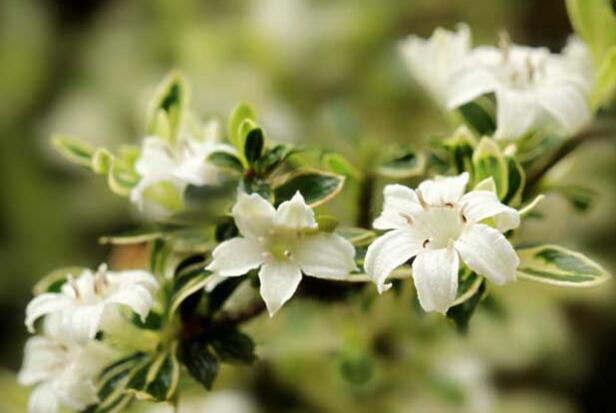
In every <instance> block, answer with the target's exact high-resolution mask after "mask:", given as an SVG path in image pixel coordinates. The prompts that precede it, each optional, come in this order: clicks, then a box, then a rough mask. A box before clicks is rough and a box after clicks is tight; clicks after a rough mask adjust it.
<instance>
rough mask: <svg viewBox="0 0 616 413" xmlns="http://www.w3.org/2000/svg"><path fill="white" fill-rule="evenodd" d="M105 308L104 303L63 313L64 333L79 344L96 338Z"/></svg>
mask: <svg viewBox="0 0 616 413" xmlns="http://www.w3.org/2000/svg"><path fill="white" fill-rule="evenodd" d="M104 309H105V306H104V304H103V303H99V304H93V305H78V306H75V307H74V308H70V309H67V310H65V311H63V313H62V327H61V328H62V331H63V332H64V333H65V334H66V335H67V336H68V337H69V338H70V339H71V340H74V341H77V342H84V341H87V340H91V339H93V338H94V337H95V336H96V333H97V332H98V327H99V325H100V322H101V317H102V315H103V311H104Z"/></svg>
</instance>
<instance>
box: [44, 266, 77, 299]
mask: <svg viewBox="0 0 616 413" xmlns="http://www.w3.org/2000/svg"><path fill="white" fill-rule="evenodd" d="M84 270H86V268H85V267H77V266H74V267H64V268H59V269H57V270H54V271H52V272H50V273H49V274H47V275H46V276H44V277H43V278H41V279H40V280H39V281H38V282H37V283H36V284H35V285H34V288H33V292H34V295H39V294H43V293H47V292H53V293H57V292H60V288H61V287H62V285H63V284H64V283H65V282H66V279H67V278H68V277H69V275H70V276H73V277H75V278H77V277H79V275H80V274H81V273H82V272H83V271H84Z"/></svg>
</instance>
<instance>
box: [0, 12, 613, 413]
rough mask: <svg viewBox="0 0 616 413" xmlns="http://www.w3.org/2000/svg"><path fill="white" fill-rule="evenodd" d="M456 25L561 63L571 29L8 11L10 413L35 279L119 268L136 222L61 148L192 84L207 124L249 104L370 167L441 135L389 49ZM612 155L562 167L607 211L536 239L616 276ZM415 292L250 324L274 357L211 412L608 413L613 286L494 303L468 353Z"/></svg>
mask: <svg viewBox="0 0 616 413" xmlns="http://www.w3.org/2000/svg"><path fill="white" fill-rule="evenodd" d="M462 21H466V22H468V23H469V25H470V26H471V27H472V29H473V32H474V39H475V42H476V43H494V42H495V40H496V37H497V33H498V32H499V31H500V30H502V29H506V30H507V31H509V33H510V34H511V37H512V38H513V39H514V41H515V42H519V43H526V44H531V45H544V46H548V47H550V48H551V49H553V50H559V49H560V48H561V47H562V46H563V45H564V43H565V41H566V39H567V37H568V35H569V34H570V32H571V28H570V25H569V22H568V18H567V14H566V10H565V6H564V1H563V0H541V1H539V0H534V1H533V0H475V1H464V0H338V1H325V0H252V1H250V0H243V1H240V0H210V1H197V0H174V1H171V0H169V1H166V0H149V1H146V0H141V1H139V0H137V1H120V0H82V1H67V0H46V1H29V0H2V1H1V2H0V95H1V96H2V104H0V177H1V180H0V182H1V183H2V187H1V190H0V266H1V267H0V268H1V271H0V363H1V367H0V368H1V370H0V371H2V373H1V375H0V381H1V383H2V385H1V386H0V411H1V412H3V413H4V412H8V413H10V412H13V411H15V412H20V411H25V410H24V409H25V407H24V404H23V403H24V401H25V397H26V395H27V391H26V390H24V389H19V390H18V389H17V388H16V385H15V384H14V379H13V376H12V374H13V372H14V371H15V370H16V369H18V368H19V365H20V363H21V353H22V348H23V343H24V340H25V338H26V332H25V328H24V327H23V316H24V308H25V305H26V303H27V301H28V300H29V299H30V296H31V293H30V291H31V286H32V285H33V283H34V282H35V281H36V280H37V279H39V278H40V277H42V276H43V275H44V274H45V273H47V272H49V271H50V270H53V269H54V268H56V267H60V266H66V265H74V264H76V265H87V266H90V267H95V266H96V265H97V264H98V263H100V262H101V261H103V260H106V259H107V257H108V256H109V253H110V251H109V250H108V248H107V247H104V246H100V245H98V243H97V238H98V237H99V236H101V235H104V234H108V233H114V232H118V231H121V230H124V229H128V228H131V227H134V226H135V225H137V224H138V223H139V217H138V216H137V214H136V213H135V212H134V211H133V210H132V209H131V208H130V206H129V205H128V202H127V201H126V200H124V199H121V198H119V197H116V196H114V195H112V194H110V193H109V192H108V191H107V190H106V187H105V183H104V182H103V181H102V180H100V179H97V178H96V177H93V176H91V175H89V174H88V173H87V172H85V171H81V170H78V169H77V168H75V167H73V166H71V165H67V164H66V163H64V162H63V161H62V160H61V159H60V158H59V157H58V156H57V155H56V154H54V153H53V151H52V150H51V147H50V145H49V138H50V136H51V134H52V133H54V132H62V133H67V134H72V135H75V136H79V137H81V138H82V139H84V140H87V141H90V142H92V143H94V144H97V145H103V146H107V147H114V146H116V145H118V144H119V143H121V142H134V143H137V142H139V140H140V139H141V137H142V132H143V130H144V117H145V116H144V114H145V105H146V102H147V99H148V97H149V95H150V94H151V93H152V90H153V88H154V87H155V86H156V84H157V82H158V81H159V80H160V79H161V78H162V77H163V76H164V74H165V73H166V72H168V71H169V70H170V69H172V68H180V69H181V70H182V71H183V72H184V73H185V74H186V76H187V77H188V79H189V80H190V82H191V85H192V88H193V95H192V106H193V108H194V109H196V110H198V114H200V115H203V116H207V117H210V116H219V117H223V116H225V114H226V113H228V112H229V110H230V109H231V108H232V106H233V105H234V104H235V103H237V102H239V101H247V102H250V103H251V104H253V105H254V106H255V107H256V108H257V109H258V111H259V115H260V119H261V121H262V123H263V124H264V125H265V127H266V129H267V130H268V133H269V136H271V137H272V138H273V139H275V140H279V141H293V142H298V143H309V144H315V145H320V146H321V147H323V148H329V149H336V150H339V151H341V152H343V153H344V154H345V155H346V156H348V157H349V159H351V160H353V162H355V163H356V164H358V165H361V164H362V163H366V162H369V161H370V157H371V155H372V152H371V151H372V150H373V149H374V148H378V145H382V144H403V143H411V144H419V143H420V142H421V141H424V140H426V139H428V138H430V137H432V136H437V135H439V134H444V133H447V132H448V131H450V130H451V129H450V128H451V125H450V124H448V121H447V119H446V118H445V117H444V116H443V115H442V114H441V113H440V112H439V111H438V109H437V108H435V107H434V106H433V105H432V104H431V103H430V102H429V100H428V99H427V97H426V96H425V95H424V94H423V92H422V91H421V90H420V89H419V88H418V87H417V85H416V84H414V82H413V80H412V79H411V77H410V76H409V75H408V73H407V71H406V70H405V67H404V64H403V62H402V60H401V58H400V56H399V55H398V53H397V49H396V47H397V44H398V42H399V41H400V40H401V39H402V38H403V37H404V36H406V35H407V34H410V33H415V34H419V35H422V36H428V35H429V34H431V32H432V30H433V29H434V28H435V27H437V26H446V27H448V28H451V27H453V26H454V25H455V24H456V23H457V22H462ZM615 146H616V145H614V142H598V143H593V144H591V145H586V146H585V147H583V148H582V150H581V151H580V153H579V154H577V155H576V156H575V157H574V158H572V159H570V160H568V162H566V163H565V165H563V167H561V168H560V170H559V171H558V176H559V177H561V179H563V178H564V179H569V180H571V181H573V182H576V183H583V184H586V185H588V186H590V187H592V188H593V189H595V190H596V191H597V192H599V193H600V194H601V197H600V198H598V200H597V202H596V205H595V208H594V209H593V210H592V211H590V212H587V213H585V214H583V215H576V214H575V213H574V211H573V209H572V208H571V207H570V206H569V205H568V204H567V203H566V202H565V201H564V200H562V199H559V198H558V197H550V198H549V199H548V201H547V202H546V203H545V204H544V205H543V207H542V212H543V216H544V220H543V221H537V224H536V226H533V228H528V229H527V230H526V231H525V232H524V237H525V238H526V239H531V240H532V239H541V240H548V241H549V240H556V241H558V242H559V243H560V244H562V245H565V246H569V247H572V248H580V249H583V250H585V251H587V252H588V253H589V255H590V256H592V257H594V258H597V259H598V260H599V261H600V262H602V263H603V264H605V266H606V267H607V268H608V269H611V270H613V269H614V268H616V254H615V252H616V251H615V248H614V243H615V242H616V235H615V234H616V216H615V215H614V212H613V211H614V208H613V205H614V202H615V201H616V179H615V178H616V162H614V161H615V160H616V147H615ZM381 184H382V183H381ZM350 191H351V194H350V195H348V196H353V193H352V191H353V188H350ZM347 221H352V217H348V218H347ZM410 295H412V291H410V292H409V291H403V292H402V293H401V295H400V296H399V297H396V296H394V294H389V295H388V296H386V297H383V298H382V299H380V300H378V302H377V303H375V304H374V305H373V306H371V308H370V310H369V311H367V310H366V309H365V308H366V307H368V305H369V304H368V303H369V302H370V301H372V300H373V299H374V291H372V292H371V294H367V295H366V297H363V296H362V297H360V298H357V299H356V301H357V302H356V303H353V304H352V305H350V306H349V305H348V306H339V305H336V306H331V307H330V306H322V305H317V304H315V303H310V302H293V303H292V304H291V305H289V306H288V308H285V311H283V312H282V314H281V315H280V316H277V317H276V319H275V320H274V321H269V320H267V319H265V318H263V319H259V320H256V321H255V322H253V323H252V325H250V326H248V330H249V331H251V332H253V334H254V336H255V340H256V341H257V343H258V344H259V352H260V353H261V355H262V356H263V358H264V359H265V360H268V361H262V362H260V363H258V365H257V366H256V367H255V368H253V369H250V370H243V369H241V370H239V371H238V370H237V369H230V370H229V371H227V370H224V371H223V377H222V379H221V380H220V381H219V382H218V383H217V385H216V391H215V392H214V394H217V393H216V392H220V391H221V390H223V389H227V388H231V389H233V391H234V392H237V393H238V394H241V397H244V398H247V399H248V400H249V401H250V403H252V404H253V405H254V406H253V407H250V409H253V410H246V411H260V412H266V413H268V412H290V411H293V412H295V411H296V412H347V411H349V412H350V411H353V412H375V411H383V412H412V411H413V412H414V411H422V412H431V411H435V412H443V411H445V412H448V411H452V412H473V413H475V412H479V413H481V412H533V411H537V412H547V411H549V412H561V411H562V412H575V411H580V412H603V411H605V412H614V411H616V402H615V401H614V398H613V397H611V394H610V391H611V386H612V385H613V383H616V380H614V376H615V375H616V373H615V372H616V305H614V301H615V300H614V298H615V289H614V286H613V283H608V284H607V285H605V286H603V287H601V288H599V289H596V290H584V291H565V290H562V289H558V288H547V287H544V286H541V285H536V284H531V283H528V282H524V281H520V282H518V283H516V284H514V285H512V286H508V287H506V288H501V289H498V290H495V295H494V299H493V300H491V301H490V302H489V304H488V305H485V306H484V307H485V308H482V309H481V310H480V312H479V314H478V315H477V317H476V319H475V320H474V321H473V324H472V325H471V333H470V334H469V335H468V336H467V337H461V336H459V335H457V334H456V333H455V331H454V329H453V328H451V326H449V325H447V323H446V322H445V321H443V320H442V319H440V318H433V317H432V316H427V317H423V316H421V315H420V314H419V313H418V312H417V311H415V309H413V308H412V305H411V303H412V299H411V297H410ZM194 393H195V397H199V396H197V394H198V392H196V391H195V392H194ZM250 403H248V404H250ZM197 404H198V403H197ZM210 404H212V403H210ZM223 404H226V405H227V406H229V405H232V402H225V403H223ZM188 409H189V408H187V410H185V411H186V412H188V411H189V410H188ZM194 409H195V410H194V411H207V412H209V411H217V413H220V412H222V410H221V409H220V408H211V407H208V408H205V407H195V408H194ZM240 410H241V409H240V408H237V409H236V410H235V411H236V412H237V413H241V411H240ZM190 411H193V410H190ZM223 413H224V412H223Z"/></svg>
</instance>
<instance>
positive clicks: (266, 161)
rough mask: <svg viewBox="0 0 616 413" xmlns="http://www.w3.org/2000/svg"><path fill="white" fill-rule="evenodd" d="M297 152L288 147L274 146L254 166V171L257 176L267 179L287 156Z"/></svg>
mask: <svg viewBox="0 0 616 413" xmlns="http://www.w3.org/2000/svg"><path fill="white" fill-rule="evenodd" d="M296 152H297V150H295V149H293V147H291V146H289V145H276V146H274V147H273V148H272V149H270V150H266V151H265V153H264V154H263V155H262V156H261V158H260V159H259V161H258V162H257V164H256V167H255V169H256V170H257V172H258V173H259V174H261V175H262V176H264V177H267V176H268V175H269V174H271V173H272V172H274V170H276V168H278V167H279V166H280V165H281V164H282V163H283V162H284V161H286V160H287V159H288V158H289V156H291V155H293V154H294V153H296Z"/></svg>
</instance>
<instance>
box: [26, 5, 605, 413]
mask: <svg viewBox="0 0 616 413" xmlns="http://www.w3.org/2000/svg"><path fill="white" fill-rule="evenodd" d="M568 5H569V10H570V14H571V17H572V21H573V24H574V26H575V28H576V30H577V32H578V33H579V35H580V36H581V37H572V38H571V40H570V42H569V44H568V46H567V47H566V48H565V49H564V50H563V52H562V53H560V54H555V53H551V52H549V51H548V50H546V49H543V48H530V47H526V46H519V45H515V44H513V43H511V41H510V40H509V38H508V37H507V36H506V35H502V36H501V40H500V42H499V45H498V46H478V47H474V48H473V47H472V44H471V30H470V28H469V27H468V26H466V25H460V26H459V27H458V29H457V32H449V31H446V30H443V29H437V30H436V31H435V33H434V35H433V36H432V37H431V38H430V39H427V40H424V39H419V38H417V37H414V36H411V37H409V38H408V39H406V40H404V41H403V42H402V43H401V46H400V50H401V56H402V57H403V58H404V59H405V61H406V63H407V64H408V67H409V69H410V72H411V74H412V76H413V77H414V78H415V80H416V81H417V82H418V83H419V84H420V85H421V86H423V87H424V88H425V89H426V91H427V92H428V94H429V95H430V96H431V97H432V98H433V99H434V100H435V102H436V103H437V104H438V105H439V106H440V107H441V108H442V109H443V110H444V111H448V112H449V113H450V114H451V116H453V117H456V119H458V124H459V126H458V128H457V129H455V130H452V131H451V136H449V137H447V138H445V139H441V140H436V141H433V142H431V143H430V144H429V145H427V146H426V147H423V148H414V149H412V150H411V149H406V150H404V151H403V152H400V151H393V150H392V151H391V152H389V149H387V148H384V149H383V153H384V155H382V158H381V157H380V156H381V155H378V156H377V157H376V158H377V162H375V166H374V168H372V169H370V170H360V169H359V168H358V167H356V166H355V165H353V164H352V163H351V162H349V161H348V160H347V159H345V158H344V157H343V156H342V155H340V154H337V153H332V152H321V151H319V150H318V149H315V148H303V147H296V146H293V145H289V144H276V143H275V142H276V140H277V137H276V136H271V137H270V136H268V135H267V133H266V131H265V130H264V129H263V128H262V127H261V126H260V124H259V120H258V116H257V115H256V111H255V110H254V109H253V108H252V107H251V106H250V105H247V104H239V105H237V106H236V107H235V109H234V110H233V111H232V112H231V113H230V115H229V117H228V120H227V127H226V129H225V130H224V131H223V128H222V127H221V125H220V123H219V122H218V121H216V120H208V121H207V122H202V121H201V119H199V118H198V117H196V116H195V114H194V113H193V112H191V110H190V107H189V90H188V85H187V82H186V80H185V79H184V78H183V77H182V75H181V74H180V73H178V72H175V71H174V72H172V73H170V74H169V75H168V76H167V77H166V78H165V79H164V80H163V81H162V83H161V85H160V87H159V89H158V91H157V93H156V95H155V96H154V98H153V99H152V101H151V105H150V109H149V112H148V116H147V130H146V131H145V133H144V135H145V138H144V139H143V141H142V144H141V146H125V147H122V148H119V149H118V150H117V151H115V152H111V151H109V150H107V149H105V148H92V147H90V146H88V145H86V144H84V143H82V142H79V141H78V140H75V139H72V138H68V137H64V136H60V137H56V138H55V139H54V144H55V146H56V148H57V149H58V150H59V151H60V152H61V153H62V154H63V155H64V156H65V157H66V158H67V159H68V160H70V161H72V162H74V163H76V164H78V165H80V166H82V167H84V168H86V169H89V170H91V171H92V172H94V173H95V174H99V175H102V176H105V177H106V179H107V182H108V185H109V188H110V189H111V191H113V192H114V193H116V194H119V195H121V196H125V197H127V198H128V199H129V200H130V202H132V203H133V204H134V205H135V207H136V209H137V210H138V211H140V212H141V213H143V215H144V216H145V217H147V219H149V220H150V221H151V223H152V225H151V226H149V227H148V228H145V229H141V230H137V231H133V232H131V233H128V234H119V235H114V236H107V237H104V238H102V241H103V242H105V243H110V244H119V245H126V244H142V243H145V244H147V247H148V251H149V260H148V263H149V264H148V266H147V268H143V269H139V270H130V271H117V272H116V271H110V270H108V268H107V266H106V265H105V264H103V265H101V266H100V268H99V269H98V270H97V271H96V272H94V271H91V270H89V269H86V268H67V269H61V270H57V271H54V272H53V273H52V274H50V275H49V276H47V277H45V278H44V279H42V280H41V281H40V282H39V283H38V284H37V285H36V287H35V293H36V296H35V297H34V299H33V300H32V302H31V303H30V304H29V306H28V308H27V309H26V325H27V327H28V329H29V330H30V331H31V332H32V333H35V335H34V336H33V337H32V338H30V339H29V341H28V343H27V344H26V350H25V358H24V364H23V368H22V371H21V373H20V375H19V380H20V382H21V383H22V384H24V385H28V386H30V385H32V386H36V387H35V389H34V391H33V393H32V396H31V399H30V411H31V412H32V413H43V412H51V413H54V412H57V411H58V409H59V407H60V406H65V407H67V408H69V409H73V410H75V411H82V412H90V413H94V412H101V413H102V412H113V411H119V410H121V409H122V408H123V407H125V406H126V405H128V404H129V403H132V402H133V401H135V400H150V401H158V402H162V401H168V400H177V394H178V383H179V380H180V376H181V375H182V374H184V371H186V372H187V374H189V375H191V376H192V377H193V378H194V379H196V380H197V381H198V382H200V383H201V384H203V386H204V387H205V388H207V389H210V388H211V386H212V384H213V382H214V380H215V378H216V375H217V372H218V369H219V364H220V363H244V364H250V363H252V362H253V361H254V360H255V353H254V350H255V346H254V344H253V341H252V339H251V338H250V337H249V336H248V335H246V334H244V333H243V332H241V331H240V327H241V324H242V323H243V322H245V321H247V320H249V319H251V318H253V317H256V316H258V315H260V314H261V313H262V312H263V311H264V310H267V311H268V312H269V315H270V316H274V315H275V314H276V313H277V312H279V311H284V309H282V307H283V305H284V304H285V303H286V302H287V301H289V300H290V299H291V298H292V297H293V296H294V295H296V296H301V295H311V294H318V292H315V291H313V290H310V289H306V290H305V291H303V290H301V288H300V289H299V290H298V288H299V287H300V283H301V281H302V278H303V277H304V276H307V277H313V278H316V279H318V281H317V282H318V283H319V288H320V289H321V290H325V289H327V288H328V283H332V284H334V283H335V284H336V286H337V287H341V286H342V288H348V289H349V290H357V286H358V284H359V285H360V287H361V286H362V285H363V286H365V285H369V283H370V282H373V283H374V284H375V285H376V289H377V290H378V292H379V293H386V291H387V290H389V289H390V288H391V287H392V286H393V285H394V284H395V283H399V282H403V281H401V280H403V279H406V278H412V280H413V281H412V282H413V284H414V286H415V289H416V291H417V297H418V300H419V304H420V306H421V307H422V308H423V310H424V311H426V312H430V311H434V312H438V313H442V314H443V315H444V317H448V318H450V319H451V320H453V321H454V323H455V324H456V326H457V327H458V328H459V329H460V330H464V329H466V328H468V325H469V322H470V320H471V318H472V315H473V312H474V310H475V309H476V307H477V305H478V304H479V303H480V302H481V301H482V300H484V299H485V298H486V297H488V296H489V294H490V290H491V289H493V288H504V289H506V288H507V286H506V284H507V283H509V282H513V281H515V280H516V279H517V278H518V277H519V278H526V279H529V280H533V281H537V282H541V283H547V284H553V285H557V286H569V287H588V286H595V285H599V284H601V283H602V282H604V281H605V280H606V279H607V278H608V277H609V275H608V273H607V272H606V271H605V270H604V269H603V268H602V267H601V266H600V265H599V264H597V263H596V262H594V261H592V260H591V259H589V258H587V257H586V256H584V255H582V254H580V253H578V252H574V251H571V250H569V249H567V248H566V247H564V246H557V245H532V246H529V245H519V244H518V242H516V230H518V228H519V227H520V225H521V224H522V223H523V222H525V221H526V219H527V218H529V217H531V216H532V214H533V209H534V208H535V207H536V206H537V205H538V204H539V203H540V202H541V201H542V199H543V194H542V192H548V191H551V190H554V191H559V190H560V191H562V188H560V189H559V188H551V187H549V186H547V185H543V177H544V176H545V175H546V173H547V172H548V171H549V170H550V169H551V168H552V167H553V166H554V165H556V164H557V163H558V162H559V161H560V160H561V159H562V158H563V157H564V156H566V155H568V154H569V153H570V152H571V151H573V150H575V149H576V147H577V146H578V145H579V143H581V142H582V141H583V140H585V139H588V138H589V137H592V136H595V135H597V134H601V133H602V132H603V130H602V126H601V125H600V124H599V123H598V122H597V121H596V120H595V119H596V118H598V116H597V113H598V111H599V110H600V109H601V107H602V106H603V105H605V104H607V103H608V102H609V101H610V99H611V97H612V92H613V90H614V86H615V85H616V25H610V24H607V25H596V24H595V23H596V22H594V20H593V19H594V18H597V16H604V15H605V13H608V14H609V13H610V12H609V10H604V9H603V7H607V6H606V5H605V4H603V3H602V2H595V1H592V2H591V1H588V2H583V1H574V0H572V1H569V2H568ZM593 16H594V17H593ZM608 17H613V16H611V15H609V16H608ZM598 18H603V17H598ZM596 26H601V28H602V30H604V32H598V31H597V30H598V29H596ZM307 155H310V156H307ZM377 178H378V179H383V180H385V181H386V182H387V183H388V184H387V185H386V186H385V188H384V191H383V194H382V195H383V206H382V208H381V209H382V211H381V213H380V215H378V216H377V217H376V218H375V219H374V221H373V222H371V221H372V212H373V211H372V209H373V205H374V200H375V199H378V198H377V197H378V196H379V195H380V194H377V193H374V192H375V191H373V190H372V188H373V183H374V181H375V180H376V179H377ZM349 180H354V181H357V182H358V184H359V186H360V187H361V189H362V196H361V197H360V202H359V204H358V205H357V208H358V209H359V210H360V211H361V214H360V219H359V220H358V223H357V224H358V225H357V226H356V227H349V226H342V225H340V224H339V220H338V219H337V218H336V217H334V216H330V215H323V214H320V212H319V209H318V207H319V206H321V205H323V204H326V203H328V202H330V201H331V200H333V199H334V198H336V196H337V195H338V194H340V193H341V191H343V190H344V185H345V182H347V181H349ZM410 182H413V183H417V185H415V184H413V185H408V183H410ZM586 195H587V193H585V192H583V191H582V192H576V191H571V190H569V191H566V196H567V197H568V198H569V199H570V200H572V202H573V203H574V205H576V206H577V207H579V208H586V207H587V206H588V202H587V199H586V197H585V196H586ZM527 224H528V225H532V221H528V223H527ZM243 288H255V289H258V291H259V294H260V299H258V300H255V301H250V302H247V303H242V304H243V306H242V307H240V308H237V307H238V306H237V305H232V304H236V303H234V297H235V296H236V295H237V294H239V293H240V292H241V290H242V289H243ZM340 299H343V300H344V297H342V298H340ZM182 366H183V367H182Z"/></svg>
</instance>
